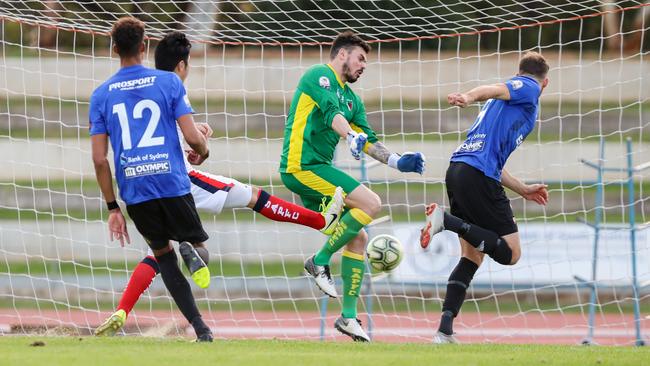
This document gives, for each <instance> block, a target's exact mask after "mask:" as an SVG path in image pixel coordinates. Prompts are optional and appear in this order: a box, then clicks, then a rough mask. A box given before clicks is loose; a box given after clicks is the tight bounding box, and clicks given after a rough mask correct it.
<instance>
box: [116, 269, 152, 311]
mask: <svg viewBox="0 0 650 366" xmlns="http://www.w3.org/2000/svg"><path fill="white" fill-rule="evenodd" d="M157 273H158V262H156V258H154V257H152V256H147V257H145V258H144V259H143V260H142V262H140V263H138V265H137V266H136V267H135V269H134V270H133V274H131V278H129V283H128V284H127V285H126V288H125V289H124V293H123V294H122V298H120V303H119V305H117V309H118V310H120V309H122V310H124V311H126V314H127V315H128V314H129V313H130V312H131V310H132V309H133V306H134V305H135V303H136V302H138V299H139V298H140V295H142V293H143V292H144V290H146V289H147V288H148V287H149V285H151V281H153V279H154V277H156V274H157Z"/></svg>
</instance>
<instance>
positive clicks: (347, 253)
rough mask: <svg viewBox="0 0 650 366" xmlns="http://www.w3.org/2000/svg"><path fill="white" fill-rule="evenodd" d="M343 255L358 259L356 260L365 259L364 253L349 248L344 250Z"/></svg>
mask: <svg viewBox="0 0 650 366" xmlns="http://www.w3.org/2000/svg"><path fill="white" fill-rule="evenodd" d="M341 255H342V256H344V257H348V258H352V259H356V260H358V261H362V262H363V260H364V258H363V255H362V254H357V253H354V252H351V251H349V250H343V253H342V254H341Z"/></svg>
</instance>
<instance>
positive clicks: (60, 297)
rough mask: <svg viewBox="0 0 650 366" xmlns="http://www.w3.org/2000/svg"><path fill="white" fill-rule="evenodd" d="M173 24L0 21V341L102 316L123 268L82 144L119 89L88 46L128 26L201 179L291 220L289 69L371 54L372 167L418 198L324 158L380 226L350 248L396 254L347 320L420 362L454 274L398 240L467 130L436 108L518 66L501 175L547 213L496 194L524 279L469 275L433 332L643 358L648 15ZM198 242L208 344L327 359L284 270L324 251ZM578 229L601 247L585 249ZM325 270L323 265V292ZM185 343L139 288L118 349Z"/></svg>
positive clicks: (452, 245) (460, 14) (370, 15)
mask: <svg viewBox="0 0 650 366" xmlns="http://www.w3.org/2000/svg"><path fill="white" fill-rule="evenodd" d="M180 4H181V5H178V4H177V3H176V2H173V1H155V2H154V1H138V2H133V1H125V0H114V1H83V2H77V1H63V0H61V1H42V2H30V1H27V2H25V1H12V0H9V1H4V2H3V3H2V4H0V52H1V53H2V58H1V59H0V161H1V162H2V165H1V166H2V169H1V170H0V334H5V333H14V332H16V333H20V332H43V331H45V332H50V333H52V334H70V333H71V334H89V332H90V331H91V330H92V329H94V328H95V327H96V326H97V325H98V324H99V323H100V322H101V321H102V320H103V319H104V318H105V317H107V316H108V315H109V314H110V313H112V311H113V309H114V308H115V306H116V305H117V302H118V301H119V297H120V294H121V292H122V290H123V289H124V286H125V285H126V282H127V279H128V276H129V274H130V273H131V271H132V270H133V268H134V267H135V265H136V264H137V262H138V261H139V260H140V259H141V258H142V257H143V256H144V255H145V254H146V249H147V246H146V244H145V243H144V241H143V240H142V238H141V237H140V236H139V234H138V233H137V231H136V230H135V228H134V227H133V226H132V225H131V224H130V226H129V230H130V233H131V238H132V240H133V243H132V244H131V245H130V246H128V247H126V248H123V249H122V248H120V247H119V245H118V244H117V243H115V242H113V243H111V242H109V240H108V235H107V234H108V233H107V228H106V219H107V214H106V211H105V208H104V206H105V204H104V200H103V198H102V197H101V195H100V192H99V188H98V187H97V183H96V181H95V177H94V170H93V167H92V161H91V157H90V143H89V138H88V122H87V115H88V99H89V96H90V94H91V92H92V90H93V89H94V88H95V87H97V86H98V85H99V83H101V82H103V81H104V80H105V79H106V78H108V77H109V76H110V75H111V74H112V73H114V72H115V71H116V70H117V69H118V68H119V59H118V58H117V57H114V56H116V55H113V54H111V50H110V36H109V35H108V32H109V31H110V27H111V25H112V23H113V22H114V21H115V20H116V19H117V18H119V17H120V16H124V15H134V16H137V17H139V18H140V19H142V20H143V21H145V23H146V25H147V35H148V37H149V38H148V39H147V40H146V45H147V49H146V62H145V64H146V65H147V66H153V54H152V53H153V49H154V47H155V45H156V40H158V39H160V38H161V37H162V36H163V35H164V34H165V33H166V32H168V31H171V30H175V29H178V30H183V31H186V32H187V33H188V34H189V35H190V36H191V37H192V41H193V48H192V49H193V52H192V55H191V59H190V62H189V63H190V65H191V70H192V71H191V73H190V76H189V78H188V80H187V82H186V87H187V90H188V94H189V97H190V99H191V100H192V105H193V107H194V109H195V110H196V112H197V114H196V116H195V120H197V121H200V122H207V123H209V124H210V126H211V127H212V128H213V129H214V131H215V135H214V137H213V138H212V139H211V140H210V147H211V150H212V152H213V153H212V154H211V157H210V159H209V160H208V161H206V162H205V163H204V165H203V166H201V167H200V169H201V170H205V171H207V172H210V173H214V174H220V175H225V176H231V177H234V178H236V179H238V180H240V181H242V182H246V183H250V184H255V185H258V186H260V187H262V188H263V189H265V190H267V191H269V192H271V193H272V194H275V195H278V196H280V197H283V198H287V199H290V200H291V199H293V200H295V202H297V203H300V201H299V199H298V198H297V197H295V196H292V195H291V193H290V192H289V191H288V190H287V189H286V188H284V186H283V185H282V182H281V181H280V177H279V173H278V172H277V168H278V165H279V160H280V152H281V146H282V136H283V129H284V123H285V118H286V114H287V111H288V109H289V108H288V107H289V103H290V102H291V98H292V96H293V92H294V88H295V87H296V85H297V84H298V80H299V78H300V76H301V75H302V74H303V73H304V71H305V70H306V69H307V68H308V67H310V66H311V65H313V64H316V63H324V62H327V61H328V58H329V43H328V42H330V41H331V40H332V38H333V37H334V36H335V35H336V34H337V33H338V32H340V31H342V30H345V29H347V28H351V29H354V30H355V31H357V32H359V33H361V34H362V36H363V37H364V38H365V39H367V40H368V41H369V42H370V43H371V45H372V48H373V49H372V51H371V53H370V54H369V63H368V67H367V69H366V71H365V72H364V75H363V76H362V77H361V78H360V80H359V81H358V82H357V83H355V84H352V85H351V87H352V88H353V89H354V90H355V92H357V93H358V94H359V95H360V96H361V97H362V98H363V100H364V101H365V104H366V109H367V112H368V120H369V122H370V124H371V126H372V127H373V128H374V129H375V130H376V131H377V132H378V135H379V137H380V140H381V141H383V142H385V144H386V145H387V147H388V148H389V149H391V150H394V151H398V152H402V151H422V152H423V153H424V154H425V155H426V157H427V171H426V172H425V174H424V175H423V176H419V175H415V174H412V175H405V174H400V173H397V172H395V171H392V170H390V169H388V168H386V167H384V166H383V165H382V164H375V163H373V161H372V159H371V158H364V159H363V160H362V161H361V163H359V162H357V161H355V160H353V159H352V158H351V157H350V156H349V154H348V153H346V151H345V149H344V146H341V149H340V151H338V152H337V154H336V165H337V166H338V167H340V168H341V169H343V170H345V171H347V172H349V173H350V174H351V175H352V176H354V177H357V178H358V179H360V180H362V181H363V182H364V183H365V184H367V185H369V186H370V188H371V189H373V191H375V192H377V193H378V194H379V195H380V197H381V199H382V204H383V206H382V213H381V215H380V216H388V217H390V220H386V219H382V220H379V222H377V223H376V224H375V225H372V226H370V227H368V228H367V230H368V232H369V234H370V236H371V237H372V236H374V235H377V234H380V233H388V234H391V235H395V236H396V237H398V238H399V239H400V241H401V242H402V244H403V245H404V247H405V251H406V253H405V258H404V261H403V263H402V264H401V265H400V267H399V268H398V269H397V270H396V271H395V272H394V273H391V274H389V275H380V276H374V277H372V278H371V276H368V277H367V278H366V279H365V281H364V289H363V292H362V296H361V301H360V303H361V304H360V306H359V309H360V318H361V319H362V320H364V325H365V326H367V327H368V328H369V329H370V330H371V333H372V335H373V338H374V339H377V340H383V341H424V342H426V341H430V340H431V337H432V335H433V333H434V332H435V330H436V328H437V323H438V318H439V313H440V307H441V304H442V299H443V298H444V291H445V289H446V282H447V277H448V275H449V273H450V271H451V269H452V268H453V267H454V266H455V264H456V263H457V260H458V255H459V248H458V244H457V239H456V238H455V237H454V236H453V235H451V234H450V233H449V232H445V233H444V234H442V235H440V236H438V237H436V238H435V240H434V241H433V242H432V244H431V246H430V247H429V249H428V250H426V251H422V249H420V247H419V243H418V241H417V238H418V235H419V228H420V226H421V224H422V223H423V221H424V214H423V213H424V207H425V204H427V203H429V202H439V203H441V204H443V205H444V206H446V207H447V206H448V200H447V197H446V194H445V190H444V174H445V170H446V167H447V164H448V159H449V156H450V154H451V152H452V151H453V150H454V149H455V148H456V147H457V146H458V144H460V143H461V142H462V141H463V139H464V134H465V132H466V130H467V128H468V127H469V126H471V124H472V122H473V120H474V118H475V117H476V114H477V113H478V110H479V108H480V106H479V105H474V106H471V107H468V108H466V109H462V110H461V109H458V108H455V107H450V106H449V105H448V104H447V103H446V95H447V94H448V93H450V92H454V91H463V90H468V89H470V88H472V87H474V86H477V85H480V84H485V83H496V82H502V81H504V80H506V79H507V78H509V77H511V76H512V75H514V74H515V73H516V71H517V70H516V65H517V60H518V58H519V57H520V56H521V55H522V54H523V53H524V52H525V51H527V50H536V51H539V52H541V53H542V54H543V55H544V56H545V57H546V58H547V59H548V62H549V64H550V65H551V71H550V75H549V78H550V85H549V87H548V88H547V90H545V92H544V94H543V95H542V96H541V114H540V118H539V119H540V121H539V124H538V125H537V126H536V128H535V130H534V131H533V132H532V133H531V135H530V136H529V137H528V138H527V141H526V142H525V143H524V144H522V145H521V146H520V147H519V149H518V150H517V151H516V152H515V153H514V154H513V156H512V157H511V158H510V160H509V162H508V165H507V168H508V169H509V171H510V172H511V173H512V174H513V175H515V176H517V177H520V178H522V179H523V180H525V181H528V182H543V183H546V184H548V185H549V191H550V202H549V205H548V206H547V207H540V206H537V205H535V204H531V203H529V202H525V201H524V200H522V199H521V197H517V196H516V195H515V194H514V193H513V192H507V193H508V196H509V197H510V198H511V199H512V205H513V210H514V212H515V216H516V220H517V223H518V224H519V228H520V232H521V237H522V248H523V257H522V259H521V261H520V262H519V263H518V264H517V265H515V266H513V267H504V266H500V265H498V264H495V263H494V262H492V261H490V260H486V262H485V263H484V264H483V266H482V267H481V269H480V270H479V272H478V273H477V275H476V276H475V279H474V282H473V283H472V285H471V287H470V288H469V290H468V298H467V301H466V302H465V304H464V306H463V308H462V310H461V314H460V315H459V319H458V321H457V322H456V324H457V329H456V331H457V332H458V333H459V339H460V340H461V341H467V342H485V341H488V342H509V343H512V342H527V343H532V342H537V343H576V342H580V341H581V340H582V339H583V338H585V337H588V334H589V336H590V338H589V340H590V341H593V342H595V343H601V344H617V345H625V344H635V343H636V344H639V342H640V341H643V337H647V334H648V331H647V328H648V325H650V323H649V322H650V320H649V319H648V318H647V316H648V314H649V312H650V307H649V306H648V302H650V286H649V284H650V230H647V228H648V226H649V223H650V196H649V192H648V191H649V190H650V185H649V184H648V182H649V179H648V178H649V177H650V174H649V173H648V170H647V169H642V168H645V167H646V165H647V164H646V163H647V162H648V161H650V102H649V99H650V77H648V76H649V75H650V66H649V64H648V62H647V61H648V51H649V50H650V42H649V41H648V33H647V32H646V30H647V29H648V28H649V27H650V26H649V23H650V19H648V15H647V14H648V12H649V8H650V3H646V2H644V1H619V2H615V1H606V2H598V1H572V2H566V1H559V0H558V1H530V2H519V1H511V0H472V1H459V0H421V1H416V0H408V1H380V0H365V1H307V0H305V1H262V0H251V1H218V0H212V1H188V2H180ZM628 139H629V140H630V142H629V146H630V151H629V152H628V150H627V149H628V142H627V141H628ZM581 159H585V160H588V161H592V162H595V163H596V165H600V166H601V167H602V166H616V167H624V166H626V164H628V161H630V162H631V166H632V167H636V168H637V169H636V170H634V171H633V172H632V173H631V175H630V177H628V175H627V173H628V171H620V172H613V171H604V170H597V171H594V170H593V169H591V168H590V167H589V166H588V165H585V164H583V163H582V162H581ZM644 164H646V165H644ZM630 192H631V193H630ZM202 220H203V222H204V224H205V227H206V231H207V232H208V233H209V234H210V239H209V240H208V242H207V245H208V248H209V250H210V252H211V264H210V268H211V272H212V276H213V278H212V284H211V286H210V288H209V289H207V290H200V289H198V288H197V287H193V289H194V293H195V296H196V298H197V303H198V304H199V307H200V308H201V310H202V313H203V315H204V317H205V319H206V320H207V322H208V324H209V325H210V326H211V327H213V330H214V333H215V336H216V337H228V338H230V337H242V338H248V337H264V338H274V337H276V338H301V339H343V338H340V335H339V334H338V333H337V332H336V331H335V330H334V329H333V326H332V325H333V322H334V319H335V318H336V317H337V316H338V312H339V311H340V305H339V304H338V301H331V300H330V301H328V300H327V299H325V298H323V297H322V294H321V293H320V292H319V291H318V290H317V289H316V287H315V285H314V284H313V283H312V282H311V281H310V280H309V278H307V277H305V276H304V275H303V274H302V264H303V261H304V259H305V258H306V257H307V256H309V255H311V254H312V253H313V252H315V251H316V250H317V249H318V248H319V247H320V246H321V245H322V243H323V242H324V241H325V237H324V236H322V235H321V234H320V233H318V232H316V231H313V230H309V229H303V228H301V227H298V226H293V225H291V224H287V223H274V222H271V221H268V220H267V219H265V218H263V217H261V216H257V215H254V214H252V211H250V210H248V209H240V210H234V211H225V212H223V213H222V214H220V215H217V216H210V215H205V214H203V215H202ZM595 221H596V224H598V225H601V226H597V227H598V228H602V227H607V228H609V229H611V228H614V229H615V230H594V226H593V224H594V222H595ZM585 222H588V223H591V224H592V226H590V225H587V224H585ZM631 233H633V234H634V238H635V249H634V250H633V249H631V248H632V246H631V245H630V241H631V236H630V235H631ZM337 262H338V257H337V256H335V264H334V269H333V273H334V274H338V268H337ZM633 263H635V265H636V273H633V267H634V265H633ZM633 282H636V283H638V286H635V287H634V290H633V286H632V283H633ZM192 286H194V285H192ZM636 303H640V304H641V307H640V309H639V308H635V304H636ZM635 313H636V314H635ZM185 327H186V324H185V321H184V319H183V318H182V315H181V314H180V313H179V312H178V311H177V309H176V308H175V305H174V303H173V300H172V299H171V298H170V297H169V295H168V294H167V292H166V290H165V288H164V285H163V284H162V281H161V280H160V279H155V280H154V282H153V284H152V286H151V287H150V288H149V290H148V291H146V292H145V293H144V295H143V296H142V298H141V300H140V302H139V304H138V305H137V306H136V308H135V309H134V312H133V313H132V314H131V315H130V316H129V319H128V321H127V323H126V326H125V328H124V332H125V334H128V335H161V334H163V335H164V334H183V335H184V334H185V333H186V328H185ZM637 329H640V330H641V333H640V334H641V335H639V332H637ZM646 339H647V338H646Z"/></svg>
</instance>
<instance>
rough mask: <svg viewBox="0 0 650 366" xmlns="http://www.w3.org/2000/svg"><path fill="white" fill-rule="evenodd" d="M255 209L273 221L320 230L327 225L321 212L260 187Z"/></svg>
mask: <svg viewBox="0 0 650 366" xmlns="http://www.w3.org/2000/svg"><path fill="white" fill-rule="evenodd" d="M253 210H255V211H257V212H259V213H261V214H262V215H264V216H266V217H268V218H269V219H271V220H273V221H282V222H293V223H294V224H300V225H304V226H309V227H311V228H314V229H316V230H320V229H322V228H323V226H325V218H324V217H323V215H321V214H320V212H315V211H312V210H310V209H308V208H304V207H302V206H298V205H296V204H293V203H291V202H287V201H285V200H283V199H282V198H278V197H276V196H272V195H270V194H268V193H267V192H265V191H263V190H261V189H260V193H259V195H258V196H257V203H256V204H255V207H253Z"/></svg>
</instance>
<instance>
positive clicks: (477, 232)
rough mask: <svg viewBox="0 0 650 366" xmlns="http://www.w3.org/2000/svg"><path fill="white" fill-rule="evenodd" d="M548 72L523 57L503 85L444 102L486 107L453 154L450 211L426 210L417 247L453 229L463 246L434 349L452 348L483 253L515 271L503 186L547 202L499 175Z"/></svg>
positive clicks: (542, 189) (534, 58)
mask: <svg viewBox="0 0 650 366" xmlns="http://www.w3.org/2000/svg"><path fill="white" fill-rule="evenodd" d="M548 68H549V67H548V64H547V63H546V60H545V59H544V57H542V56H541V55H540V54H538V53H535V52H528V53H526V54H525V55H524V56H523V57H522V59H521V60H520V62H519V73H518V74H517V75H516V76H515V77H513V78H511V79H510V80H508V81H506V82H505V83H499V84H494V85H484V86H479V87H477V88H474V89H472V90H470V91H468V92H467V93H452V94H449V96H447V100H448V102H449V104H451V105H453V106H458V107H461V108H464V107H467V106H468V105H470V104H472V103H474V102H483V101H486V103H485V104H484V105H483V108H482V109H481V112H480V113H479V114H478V117H477V118H476V121H475V122H474V124H473V125H472V127H470V129H469V131H468V132H467V138H466V139H465V141H464V142H463V143H462V144H461V145H460V146H459V147H458V148H457V149H456V151H454V153H453V154H452V156H451V162H450V164H449V168H448V169H447V175H446V177H445V183H446V186H447V196H448V197H449V202H450V206H451V209H450V213H447V212H444V211H443V210H442V209H441V207H440V206H438V205H436V204H435V203H434V204H431V205H428V206H427V207H426V212H425V213H426V220H427V222H426V226H425V227H424V229H422V234H421V236H420V244H421V245H422V247H423V248H426V247H427V246H428V245H429V243H430V241H431V238H432V237H433V235H435V234H437V233H438V232H440V231H442V230H451V231H453V232H455V233H457V234H458V236H459V238H460V244H461V259H460V262H459V263H458V265H457V266H456V268H454V270H453V271H452V273H451V275H450V276H449V282H448V284H447V293H446V294H445V301H444V303H443V305H442V317H441V320H440V326H439V328H438V332H437V333H436V336H435V337H434V341H435V342H437V343H456V339H455V338H454V336H453V321H454V318H455V317H456V316H457V315H458V312H459V311H460V308H461V306H462V304H463V301H464V300H465V293H466V291H467V287H468V286H469V284H470V282H471V281H472V278H473V277H474V274H475V273H476V271H477V270H478V267H479V266H480V265H481V263H482V262H483V257H484V256H485V254H487V255H488V256H490V257H491V258H492V259H494V260H495V261H496V262H497V263H500V264H503V265H513V264H515V263H517V261H518V260H519V257H520V256H521V247H520V244H519V233H518V229H517V224H516V223H515V221H514V218H513V213H512V208H511V207H510V201H509V200H508V197H506V194H505V191H504V190H503V186H505V187H507V188H510V189H511V190H513V191H514V192H516V193H518V194H520V195H521V196H522V197H524V198H525V199H527V200H532V201H535V202H536V203H538V204H540V205H545V204H546V202H547V201H548V191H547V189H546V185H544V184H525V183H524V182H522V181H521V180H519V179H517V178H515V177H513V176H512V175H510V174H509V173H508V172H507V171H506V170H505V169H503V166H504V165H505V163H506V160H507V159H508V157H509V156H510V154H511V153H512V152H513V151H514V150H515V149H516V148H517V147H518V146H519V145H520V144H521V143H522V142H523V141H524V139H526V136H528V134H529V133H530V132H531V131H532V130H533V128H534V127H535V121H536V119H537V114H538V109H539V97H540V95H541V93H542V91H543V90H544V88H545V87H546V86H547V85H548V78H547V74H548Z"/></svg>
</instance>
